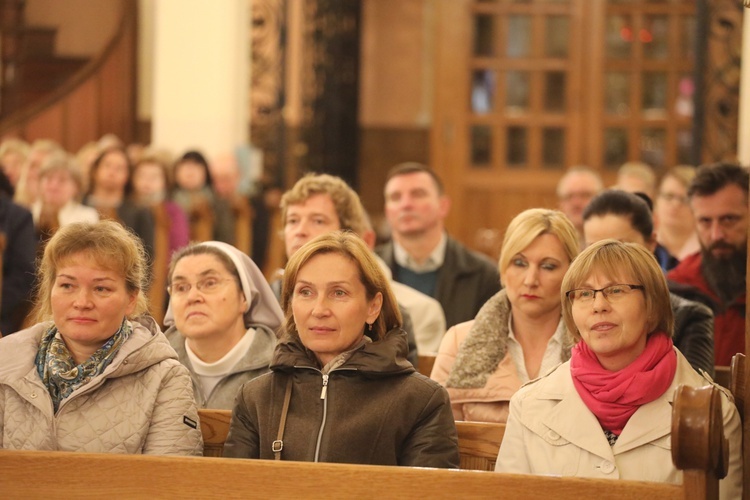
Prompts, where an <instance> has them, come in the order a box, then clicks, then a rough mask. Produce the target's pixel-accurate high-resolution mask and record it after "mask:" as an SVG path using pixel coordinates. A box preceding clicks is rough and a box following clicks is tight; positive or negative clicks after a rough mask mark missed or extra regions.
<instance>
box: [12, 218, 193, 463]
mask: <svg viewBox="0 0 750 500" xmlns="http://www.w3.org/2000/svg"><path fill="white" fill-rule="evenodd" d="M147 275H148V271H147V264H146V257H145V252H144V249H143V245H142V244H141V242H140V240H139V239H138V238H137V237H136V236H135V235H133V234H132V233H130V232H128V231H127V230H126V229H125V228H123V227H122V226H121V225H120V224H118V223H116V222H114V221H100V222H98V223H96V224H87V223H74V224H70V225H68V226H65V227H63V228H61V229H60V230H59V231H57V233H56V234H55V235H54V236H53V237H52V238H51V239H50V241H49V242H48V243H47V247H46V248H45V251H44V257H43V258H42V261H41V266H40V268H39V272H38V283H39V288H38V292H37V303H36V310H35V319H36V321H38V323H37V324H35V325H34V326H32V327H31V328H28V329H26V330H22V331H20V332H18V333H16V334H14V335H11V336H9V337H7V338H3V339H0V448H8V449H36V450H64V451H83V452H90V453H106V452H111V453H136V454H140V453H143V454H158V455H200V454H201V453H202V449H203V443H202V440H201V433H200V429H199V428H198V413H197V409H196V405H195V400H194V399H193V391H192V388H191V384H190V375H189V374H188V372H187V369H186V368H185V367H184V366H182V365H181V364H180V363H179V361H177V355H176V354H175V352H174V350H173V349H172V348H171V347H170V345H169V342H168V341H167V339H166V338H165V337H164V335H163V334H162V333H161V331H160V330H159V327H158V326H157V325H156V324H155V323H154V321H153V319H151V318H150V317H148V316H145V315H144V313H145V312H146V307H147V304H146V297H145V295H144V289H145V286H146V281H147Z"/></svg>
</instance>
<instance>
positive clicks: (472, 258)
mask: <svg viewBox="0 0 750 500" xmlns="http://www.w3.org/2000/svg"><path fill="white" fill-rule="evenodd" d="M375 252H376V253H377V254H378V255H380V257H381V258H382V259H383V260H384V261H385V262H386V264H388V267H390V268H391V271H392V272H393V279H394V280H396V281H399V279H398V270H397V268H396V260H395V259H394V257H393V243H392V242H389V243H386V244H384V245H381V246H379V247H378V248H376V249H375ZM499 291H500V274H499V273H498V271H497V264H496V263H494V262H492V261H491V260H490V259H489V258H487V257H485V256H484V255H482V254H479V253H477V252H474V251H472V250H469V249H468V248H466V247H465V246H463V245H462V244H461V243H459V242H458V241H456V240H454V239H453V238H451V237H450V236H449V237H448V245H447V247H446V249H445V261H444V262H443V265H442V267H441V268H440V269H439V270H438V280H437V288H436V290H435V298H436V299H437V300H438V302H440V305H441V306H443V311H445V326H446V327H447V328H450V327H452V326H453V325H457V324H458V323H463V322H464V321H469V320H471V319H474V317H475V316H476V315H477V313H478V312H479V309H480V308H481V307H482V306H483V305H484V303H485V302H487V301H488V300H489V299H490V297H492V296H493V295H495V294H496V293H497V292H499Z"/></svg>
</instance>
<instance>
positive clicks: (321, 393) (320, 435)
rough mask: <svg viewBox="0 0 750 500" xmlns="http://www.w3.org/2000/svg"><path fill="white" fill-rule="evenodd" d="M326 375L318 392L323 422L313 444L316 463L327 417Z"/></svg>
mask: <svg viewBox="0 0 750 500" xmlns="http://www.w3.org/2000/svg"><path fill="white" fill-rule="evenodd" d="M327 395H328V375H327V374H326V375H323V388H322V389H321V390H320V399H322V400H323V421H322V422H321V423H320V430H319V431H318V441H317V442H316V443H315V460H313V461H314V462H317V461H318V459H319V458H320V443H321V441H322V439H323V431H324V430H325V428H326V417H327V416H328V398H327V397H326V396H327Z"/></svg>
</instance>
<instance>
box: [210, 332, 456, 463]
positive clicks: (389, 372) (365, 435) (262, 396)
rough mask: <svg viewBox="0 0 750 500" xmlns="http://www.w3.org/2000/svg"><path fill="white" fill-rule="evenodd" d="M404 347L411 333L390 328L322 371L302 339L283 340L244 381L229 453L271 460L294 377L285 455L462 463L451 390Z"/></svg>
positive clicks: (227, 448)
mask: <svg viewBox="0 0 750 500" xmlns="http://www.w3.org/2000/svg"><path fill="white" fill-rule="evenodd" d="M406 352H407V347H406V334H405V333H404V332H403V331H401V330H393V331H391V332H389V333H388V334H387V335H386V338H385V339H384V340H382V341H378V342H372V343H367V344H365V345H363V346H362V347H361V348H359V349H357V350H356V351H354V352H353V353H352V355H351V357H350V358H349V359H348V360H347V361H346V362H344V364H342V365H341V366H339V367H338V368H335V369H333V370H332V371H331V372H330V373H329V374H328V375H323V374H322V372H321V371H320V369H319V365H318V363H317V361H316V360H315V357H314V355H313V353H311V352H310V351H308V350H306V349H305V348H304V346H302V344H301V343H300V342H299V341H298V340H291V339H287V340H282V341H281V342H280V343H279V345H278V346H277V348H276V352H275V355H274V360H273V362H272V363H271V370H272V372H271V373H268V374H266V375H262V376H260V377H258V378H256V379H253V380H251V381H250V382H248V383H247V384H245V385H244V386H243V388H242V392H241V393H240V396H239V397H238V400H237V403H236V405H235V408H234V410H233V413H232V423H231V427H230V431H229V436H228V437H227V442H226V445H225V447H224V456H227V457H240V458H262V459H273V458H274V454H273V451H272V446H271V445H272V442H273V441H274V440H276V438H277V432H278V429H279V422H280V419H281V409H282V405H283V401H284V394H285V390H286V384H287V380H288V377H292V381H293V389H292V395H291V402H290V405H289V413H288V416H287V420H286V430H285V433H284V436H283V443H284V445H283V451H282V453H281V458H282V459H284V460H298V461H308V462H312V461H319V462H339V463H358V464H376V465H406V466H419V467H444V468H456V467H458V465H459V456H458V444H457V438H456V427H455V424H454V422H453V417H452V415H451V410H450V406H449V403H448V394H447V393H446V392H445V389H443V388H442V387H441V386H440V385H439V384H437V383H435V382H433V381H432V380H430V379H428V378H427V377H424V376H422V375H420V374H418V373H417V372H416V371H415V370H414V367H413V366H412V365H411V363H409V362H408V361H407V360H406ZM324 384H327V387H326V390H325V391H323V386H324ZM316 453H317V458H316Z"/></svg>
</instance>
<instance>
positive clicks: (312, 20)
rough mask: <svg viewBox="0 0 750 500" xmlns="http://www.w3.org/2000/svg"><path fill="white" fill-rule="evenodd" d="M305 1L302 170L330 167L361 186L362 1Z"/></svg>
mask: <svg viewBox="0 0 750 500" xmlns="http://www.w3.org/2000/svg"><path fill="white" fill-rule="evenodd" d="M303 5H304V7H303V10H304V17H303V19H304V22H305V24H304V25H303V33H304V35H303V40H304V41H303V45H302V53H301V58H300V62H301V64H302V68H301V87H300V90H301V96H302V123H301V125H302V130H301V138H300V140H299V141H298V146H297V148H298V149H303V150H304V155H300V164H299V165H298V167H299V171H298V172H297V175H299V174H302V173H304V172H307V171H314V172H326V173H330V174H333V175H338V176H339V177H342V178H343V179H345V180H346V181H347V182H348V183H349V184H351V185H352V186H353V187H354V188H355V189H356V188H357V187H358V186H357V184H358V182H357V181H358V177H357V153H358V135H359V128H358V121H357V115H358V112H357V108H358V101H359V47H360V28H361V10H362V7H361V0H347V1H346V2H342V1H340V0H304V4H303ZM293 181H294V180H293V179H292V182H293Z"/></svg>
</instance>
